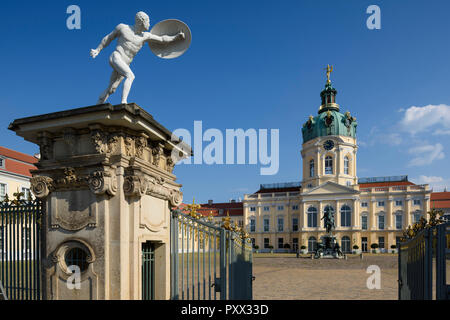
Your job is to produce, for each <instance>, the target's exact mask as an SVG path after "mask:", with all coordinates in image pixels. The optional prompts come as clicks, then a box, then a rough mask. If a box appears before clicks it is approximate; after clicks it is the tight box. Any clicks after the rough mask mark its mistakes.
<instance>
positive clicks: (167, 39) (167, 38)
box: [147, 31, 185, 43]
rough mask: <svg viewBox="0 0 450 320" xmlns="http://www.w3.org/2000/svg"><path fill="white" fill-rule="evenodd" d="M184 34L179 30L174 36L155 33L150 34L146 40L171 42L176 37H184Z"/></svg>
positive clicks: (176, 38)
mask: <svg viewBox="0 0 450 320" xmlns="http://www.w3.org/2000/svg"><path fill="white" fill-rule="evenodd" d="M184 38H185V35H184V33H183V32H181V31H180V32H179V33H177V34H176V35H174V36H157V35H155V34H150V35H149V38H148V40H147V41H156V42H160V43H167V42H172V41H175V40H178V39H184Z"/></svg>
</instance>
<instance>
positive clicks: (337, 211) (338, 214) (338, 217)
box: [334, 200, 341, 228]
mask: <svg viewBox="0 0 450 320" xmlns="http://www.w3.org/2000/svg"><path fill="white" fill-rule="evenodd" d="M340 208H341V203H340V201H339V200H336V207H335V209H334V210H335V211H334V212H335V217H336V228H340V227H341V210H340Z"/></svg>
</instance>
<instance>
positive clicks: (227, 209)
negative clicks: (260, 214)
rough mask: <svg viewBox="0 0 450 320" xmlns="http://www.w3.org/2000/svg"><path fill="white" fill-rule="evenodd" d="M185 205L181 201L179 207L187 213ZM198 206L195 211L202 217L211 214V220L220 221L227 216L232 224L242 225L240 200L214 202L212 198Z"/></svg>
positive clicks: (242, 214)
mask: <svg viewBox="0 0 450 320" xmlns="http://www.w3.org/2000/svg"><path fill="white" fill-rule="evenodd" d="M186 206H187V204H185V203H183V204H181V205H180V206H179V208H180V209H181V210H182V211H183V212H185V213H187V212H188V210H187V207H186ZM200 206H201V208H200V209H198V210H197V212H198V213H199V214H201V215H202V216H204V217H209V216H211V217H212V221H213V222H219V223H221V222H222V219H223V218H226V217H227V216H229V217H230V221H231V223H232V224H233V225H234V224H237V225H238V226H239V227H241V228H242V227H244V219H243V216H244V212H243V208H244V207H243V203H242V202H236V201H234V200H232V201H230V202H221V203H214V202H213V201H212V200H209V201H208V203H204V204H200Z"/></svg>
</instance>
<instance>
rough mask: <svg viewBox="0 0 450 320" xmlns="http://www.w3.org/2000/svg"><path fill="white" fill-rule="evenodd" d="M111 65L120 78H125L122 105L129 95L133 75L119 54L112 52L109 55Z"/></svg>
mask: <svg viewBox="0 0 450 320" xmlns="http://www.w3.org/2000/svg"><path fill="white" fill-rule="evenodd" d="M110 63H111V65H112V66H113V67H114V70H116V71H117V72H118V73H119V74H120V75H121V76H122V77H124V78H126V79H125V82H124V84H123V93H122V103H127V98H128V94H129V93H130V88H131V84H132V83H133V80H134V78H135V77H134V73H133V71H131V69H130V67H129V66H128V65H127V64H126V63H125V62H124V61H123V60H122V58H121V57H120V54H119V53H117V52H114V53H113V54H112V55H111V60H110Z"/></svg>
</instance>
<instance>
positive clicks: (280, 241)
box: [278, 238, 284, 249]
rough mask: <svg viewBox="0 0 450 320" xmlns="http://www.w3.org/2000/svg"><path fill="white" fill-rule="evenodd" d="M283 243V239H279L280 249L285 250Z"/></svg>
mask: <svg viewBox="0 0 450 320" xmlns="http://www.w3.org/2000/svg"><path fill="white" fill-rule="evenodd" d="M283 241H284V240H283V238H278V249H283V245H284V242H283Z"/></svg>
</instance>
